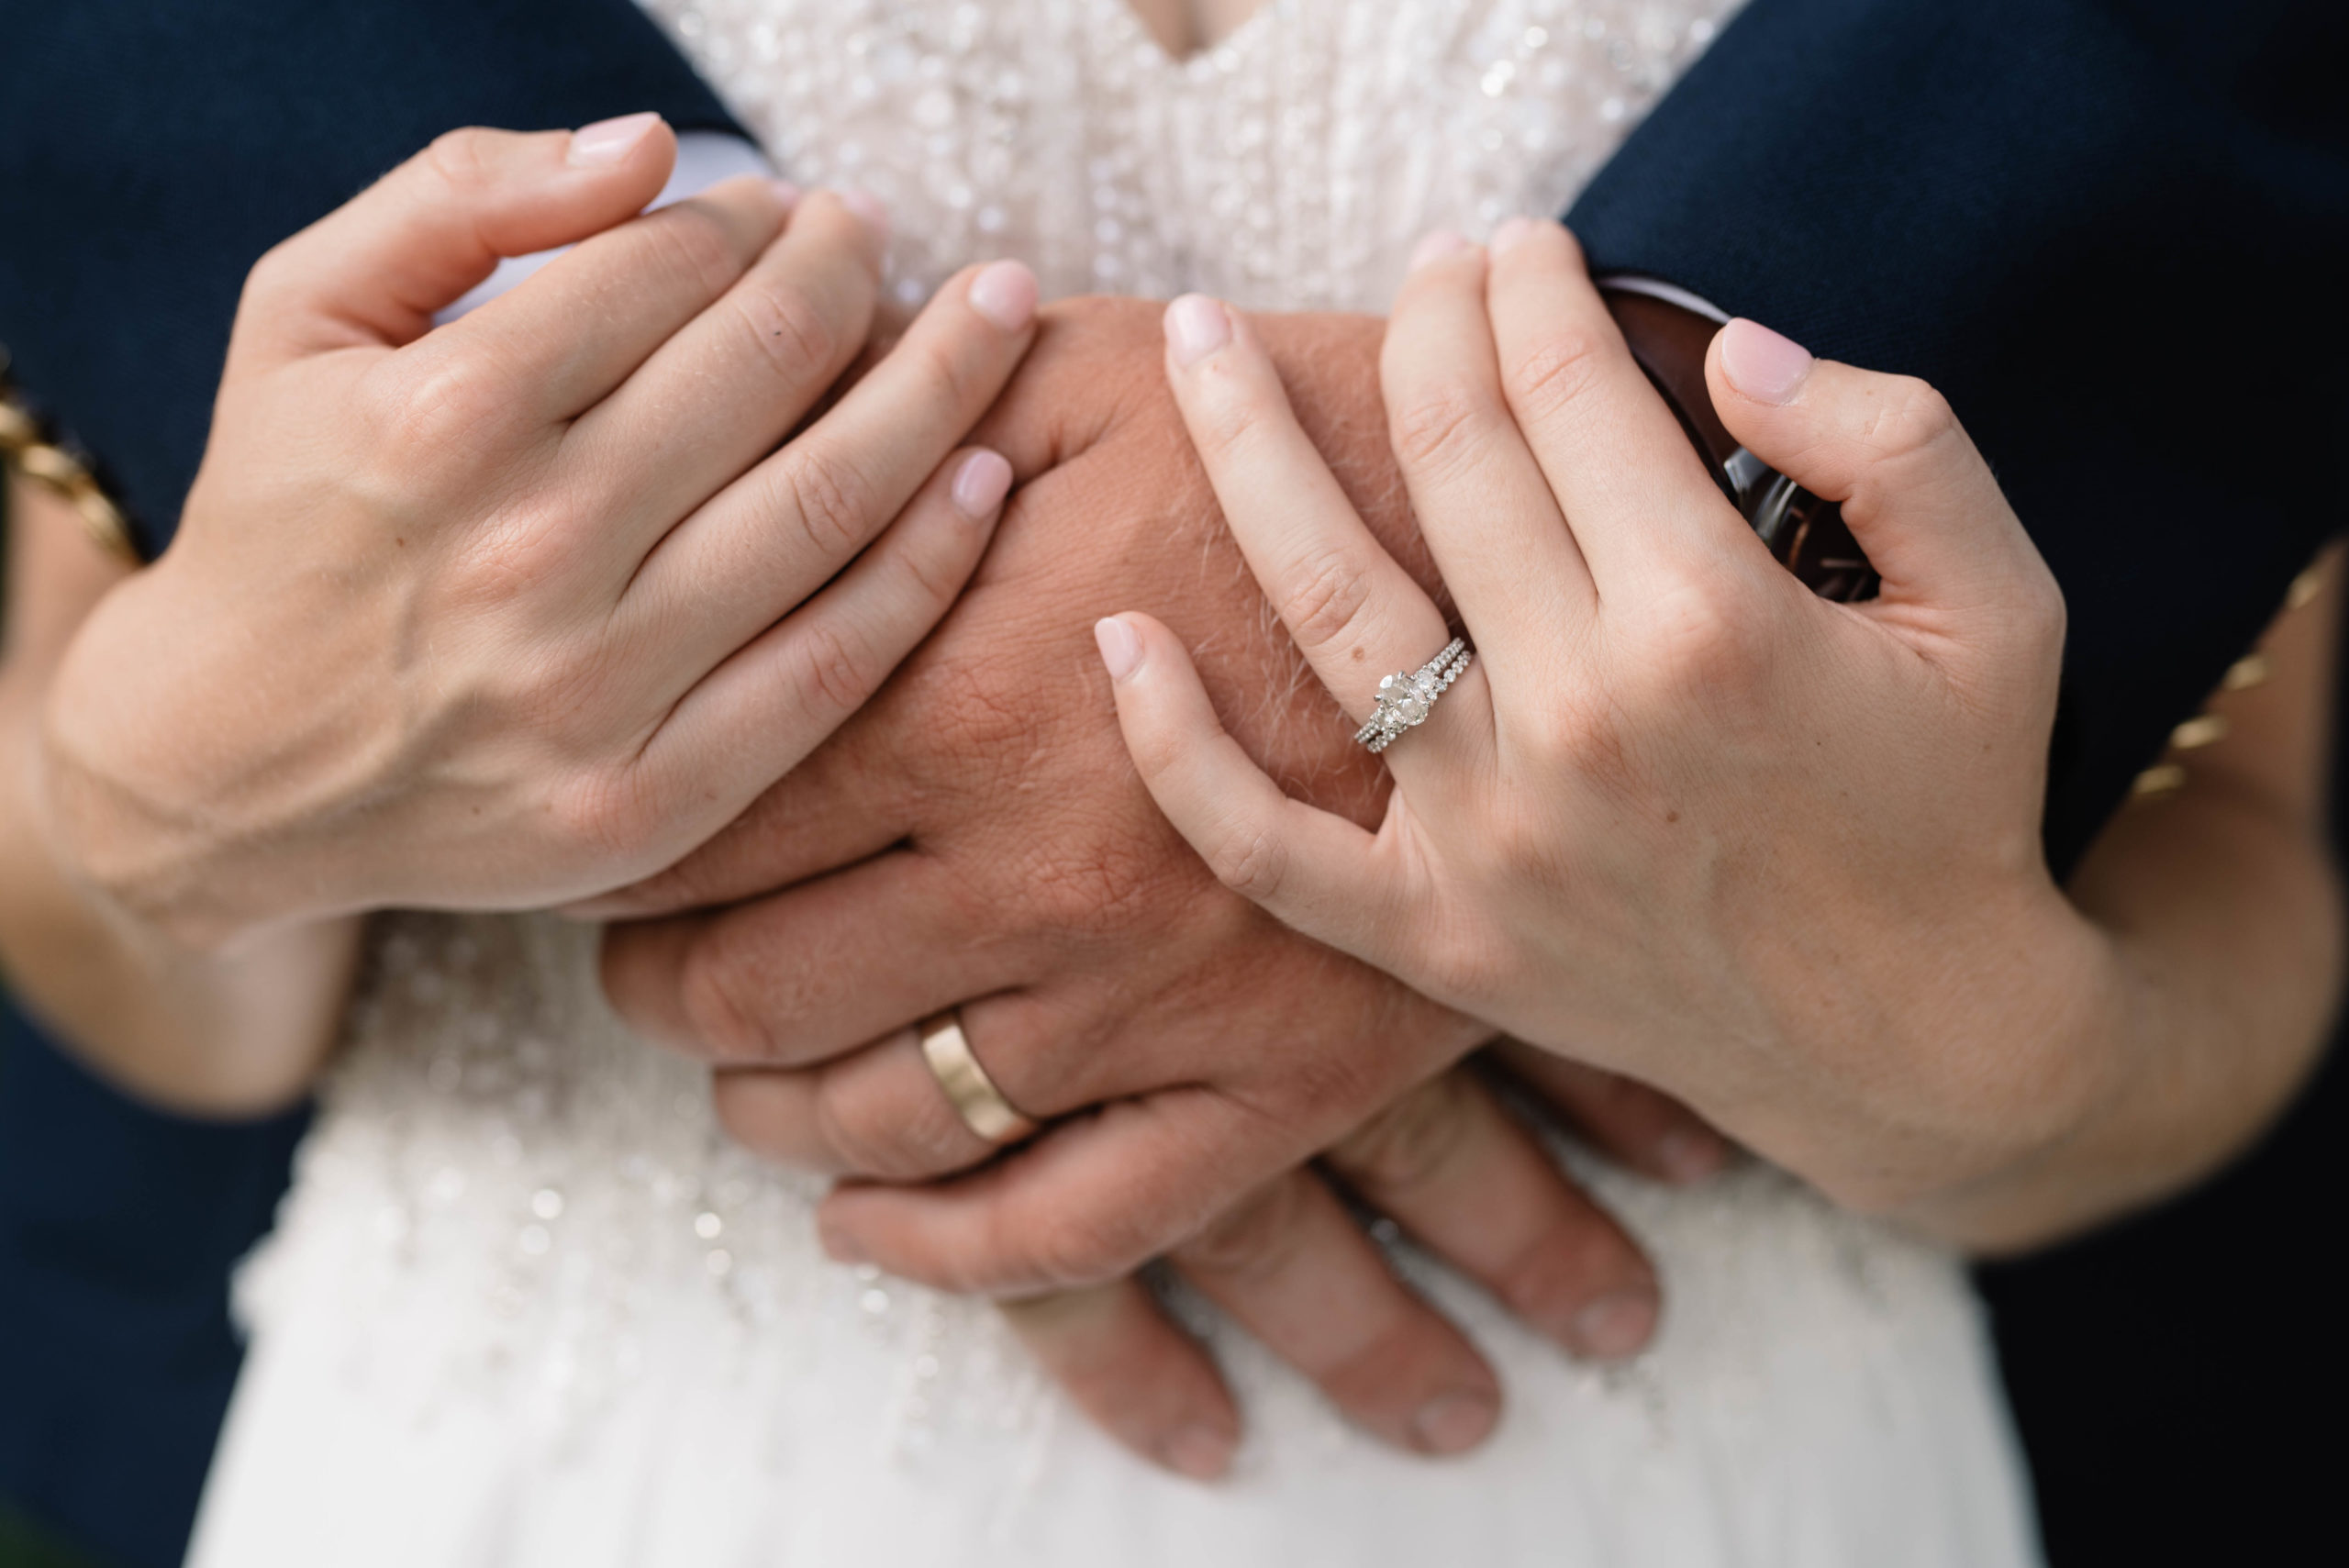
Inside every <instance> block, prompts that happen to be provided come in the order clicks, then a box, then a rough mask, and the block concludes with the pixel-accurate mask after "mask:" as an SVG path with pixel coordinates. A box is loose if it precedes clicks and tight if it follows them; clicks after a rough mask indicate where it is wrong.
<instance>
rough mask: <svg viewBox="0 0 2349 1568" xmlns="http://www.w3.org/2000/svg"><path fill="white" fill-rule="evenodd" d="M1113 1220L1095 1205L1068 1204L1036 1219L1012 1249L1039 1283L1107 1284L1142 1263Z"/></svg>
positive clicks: (1069, 1286)
mask: <svg viewBox="0 0 2349 1568" xmlns="http://www.w3.org/2000/svg"><path fill="white" fill-rule="evenodd" d="M1131 1253H1132V1248H1131V1247H1130V1244H1129V1243H1128V1241H1127V1240H1126V1238H1124V1237H1123V1236H1122V1235H1120V1234H1119V1232H1118V1229H1117V1228H1116V1227H1114V1226H1113V1225H1110V1224H1108V1223H1106V1222H1105V1221H1104V1220H1102V1219H1101V1218H1098V1217H1097V1216H1096V1215H1095V1214H1093V1213H1092V1212H1091V1211H1089V1210H1087V1209H1085V1208H1082V1207H1078V1208H1071V1209H1065V1210H1063V1211H1061V1212H1058V1213H1055V1214H1053V1215H1051V1216H1050V1217H1048V1218H1044V1219H1042V1220H1041V1221H1039V1222H1037V1223H1036V1224H1035V1225H1034V1226H1033V1227H1032V1229H1030V1230H1029V1232H1028V1234H1027V1235H1026V1236H1025V1237H1022V1238H1019V1240H1018V1241H1017V1242H1016V1243H1015V1250H1008V1255H1011V1256H1020V1255H1022V1254H1024V1255H1025V1256H1026V1257H1027V1258H1028V1259H1029V1260H1030V1266H1031V1267H1032V1269H1033V1271H1034V1273H1036V1275H1037V1278H1038V1283H1040V1284H1044V1285H1045V1286H1047V1287H1049V1288H1051V1289H1054V1290H1081V1289H1084V1288H1085V1287H1087V1286H1090V1285H1097V1284H1107V1283H1108V1282H1109V1281H1110V1280H1113V1279H1116V1278H1118V1277H1119V1275H1121V1274H1124V1273H1130V1272H1131V1271H1132V1270H1133V1269H1135V1268H1136V1267H1139V1266H1140V1264H1141V1258H1140V1257H1138V1256H1133V1255H1131Z"/></svg>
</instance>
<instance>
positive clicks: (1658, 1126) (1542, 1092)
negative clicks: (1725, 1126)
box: [1491, 1040, 1736, 1186]
mask: <svg viewBox="0 0 2349 1568" xmlns="http://www.w3.org/2000/svg"><path fill="white" fill-rule="evenodd" d="M1491 1055H1492V1056H1493V1057H1494V1058H1495V1059H1496V1060H1497V1061H1498V1062H1500V1064H1501V1065H1502V1066H1503V1067H1505V1068H1506V1069H1508V1073H1509V1075H1510V1076H1511V1077H1513V1078H1516V1079H1518V1080H1519V1081H1520V1082H1521V1083H1522V1084H1525V1086H1526V1087H1528V1088H1530V1089H1531V1090H1532V1091H1533V1092H1534V1093H1535V1094H1536V1095H1539V1096H1540V1097H1541V1098H1542V1100H1544V1101H1546V1102H1547V1103H1548V1104H1549V1106H1550V1107H1551V1108H1552V1109H1553V1110H1554V1111H1556V1112H1557V1113H1558V1114H1559V1116H1560V1117H1561V1118H1563V1119H1564V1122H1565V1123H1566V1125H1567V1126H1568V1127H1570V1128H1572V1129H1574V1130H1575V1132H1577V1133H1579V1134H1581V1135H1582V1136H1583V1137H1585V1138H1586V1139H1588V1140H1590V1141H1591V1142H1593V1143H1595V1144H1597V1145H1598V1147H1599V1148H1600V1149H1602V1150H1604V1151H1606V1152H1607V1153H1608V1154H1609V1155H1611V1156H1613V1157H1614V1158H1615V1159H1616V1160H1618V1161H1620V1162H1622V1163H1623V1164H1624V1165H1626V1166H1628V1167H1629V1168H1630V1169H1631V1170H1634V1171H1637V1172H1639V1173H1640V1174H1642V1175H1643V1176H1649V1177H1653V1179H1655V1180H1656V1181H1659V1182H1669V1183H1671V1184H1674V1185H1675V1186H1686V1185H1687V1184H1691V1183H1695V1182H1701V1181H1705V1180H1707V1179H1708V1178H1709V1177H1712V1176H1717V1175H1719V1174H1720V1173H1721V1172H1722V1171H1724V1170H1726V1169H1727V1168H1728V1166H1729V1163H1730V1162H1731V1160H1732V1159H1734V1158H1735V1157H1736V1150H1735V1148H1734V1146H1732V1145H1731V1142H1730V1141H1729V1140H1728V1139H1726V1138H1723V1137H1722V1136H1721V1135H1720V1133H1718V1132H1715V1131H1714V1130H1713V1129H1712V1128H1711V1127H1709V1125H1707V1124H1706V1122H1705V1120H1704V1118H1702V1117H1699V1116H1698V1114H1697V1113H1696V1112H1695V1111H1692V1110H1690V1109H1689V1108H1688V1107H1687V1106H1684V1105H1682V1104H1681V1103H1680V1102H1679V1101H1678V1100H1675V1099H1674V1098H1673V1097H1672V1096H1671V1095H1666V1094H1663V1093H1661V1092H1659V1091H1657V1090H1654V1089H1651V1088H1649V1087H1648V1086H1647V1085H1646V1084H1641V1083H1637V1082H1634V1081H1633V1080H1631V1079H1630V1078H1625V1077H1622V1076H1621V1075H1620V1074H1618V1073H1607V1072H1602V1071H1601V1070H1599V1069H1598V1068H1596V1067H1586V1066H1585V1065H1583V1064H1582V1063H1581V1062H1570V1061H1568V1060H1567V1059H1566V1058H1564V1057H1563V1056H1558V1055H1554V1054H1553V1053H1551V1052H1550V1051H1542V1050H1538V1049H1536V1048H1535V1047H1533V1046H1530V1045H1526V1044H1523V1043H1521V1042H1520V1041H1518V1040H1503V1041H1501V1042H1500V1043H1499V1044H1498V1045H1496V1046H1494V1047H1493V1048H1492V1050H1491Z"/></svg>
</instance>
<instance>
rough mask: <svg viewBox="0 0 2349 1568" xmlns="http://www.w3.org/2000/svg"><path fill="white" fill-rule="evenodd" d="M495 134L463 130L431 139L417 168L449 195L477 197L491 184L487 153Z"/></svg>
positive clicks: (492, 132)
mask: <svg viewBox="0 0 2349 1568" xmlns="http://www.w3.org/2000/svg"><path fill="white" fill-rule="evenodd" d="M495 135H496V133H495V132H494V131H490V130H486V129H484V128H482V127H480V126H463V127H461V128H458V129H456V130H451V131H444V132H442V133H441V134H440V135H439V136H436V137H434V138H433V139H432V142H431V145H429V146H428V147H427V148H426V149H425V150H424V153H423V156H422V157H420V158H419V159H418V160H417V166H418V167H419V169H420V170H421V171H422V172H423V173H424V174H425V176H426V177H427V178H429V179H430V180H432V181H433V182H435V183H438V184H439V185H440V186H441V187H442V188H443V189H444V190H445V191H446V192H447V193H448V194H449V195H454V196H457V197H460V198H462V197H465V196H469V195H474V194H476V193H478V192H479V191H480V190H481V189H482V187H484V186H485V185H487V184H489V183H491V180H492V166H491V160H490V157H489V150H490V145H491V141H492V139H493V138H494V137H495Z"/></svg>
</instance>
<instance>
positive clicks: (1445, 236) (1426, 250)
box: [1411, 228, 1468, 272]
mask: <svg viewBox="0 0 2349 1568" xmlns="http://www.w3.org/2000/svg"><path fill="white" fill-rule="evenodd" d="M1467 249H1468V240H1467V237H1466V236H1464V235H1459V234H1454V233H1453V231H1452V230H1450V229H1449V228H1439V229H1437V230H1436V231H1435V232H1434V233H1432V234H1431V235H1429V236H1428V237H1427V238H1426V239H1422V240H1420V241H1419V244H1418V245H1416V246H1414V247H1413V248H1412V250H1411V271H1413V272H1418V271H1419V269H1420V268H1421V267H1424V266H1426V265H1427V264H1428V263H1429V262H1431V261H1442V260H1443V259H1444V258H1445V257H1446V256H1457V255H1459V254H1460V252H1462V251H1463V250H1467Z"/></svg>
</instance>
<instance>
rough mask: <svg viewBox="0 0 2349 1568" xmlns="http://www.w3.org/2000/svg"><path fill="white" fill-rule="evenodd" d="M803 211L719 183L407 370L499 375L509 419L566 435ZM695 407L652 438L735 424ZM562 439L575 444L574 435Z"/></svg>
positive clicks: (636, 226) (745, 186)
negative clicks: (710, 422) (524, 419)
mask: <svg viewBox="0 0 2349 1568" xmlns="http://www.w3.org/2000/svg"><path fill="white" fill-rule="evenodd" d="M795 200H796V197H795V196H794V195H793V194H792V193H791V192H790V191H789V189H788V188H787V187H785V186H783V185H780V184H778V183H776V182H774V181H773V180H768V179H763V178H760V177H758V176H756V175H744V176H742V177H740V178H738V179H732V180H727V181H724V182H721V183H718V184H716V185H713V186H711V187H710V188H709V189H708V190H706V191H704V192H702V193H701V194H700V195H697V196H694V197H692V198H690V199H688V200H685V201H681V202H673V203H671V204H670V205H669V206H664V207H662V208H661V210H659V211H658V212H649V213H645V214H643V215H641V216H640V217H636V218H633V219H631V220H630V221H629V222H626V223H623V224H620V225H618V226H617V227H615V228H610V229H607V230H606V231H605V232H603V233H601V234H597V235H596V236H594V237H593V238H592V239H586V240H584V241H582V242H581V243H580V244H579V245H577V246H576V247H574V248H573V249H572V250H569V251H566V252H565V253H563V254H562V255H560V256H557V257H556V258H554V260H552V261H549V262H548V263H547V264H546V265H545V266H543V267H541V268H540V269H539V270H538V271H537V272H533V273H532V274H531V275H530V276H529V277H528V278H526V279H524V280H523V281H522V282H521V283H519V284H516V285H515V286H514V287H513V288H511V289H509V290H507V292H506V293H504V294H502V295H499V296H498V297H496V298H495V299H493V300H491V301H490V302H489V303H488V304H486V305H484V306H482V307H481V308H480V309H478V310H474V311H472V312H469V313H468V314H466V315H465V316H464V317H462V318H461V319H459V320H456V321H452V322H451V323H449V324H448V325H447V326H445V327H443V328H441V329H440V331H438V332H435V333H434V334H433V335H432V336H431V337H429V339H425V340H424V341H423V342H421V343H418V344H417V345H416V346H415V347H414V348H412V349H410V350H408V351H407V353H406V354H405V355H403V356H402V361H404V363H405V365H406V368H407V371H408V373H409V374H410V375H411V376H413V377H415V378H416V379H417V380H419V381H423V382H425V383H427V384H431V383H432V382H433V380H434V378H435V377H443V378H453V377H459V376H462V375H464V374H466V373H468V372H471V371H477V370H479V369H480V368H482V367H489V368H491V369H493V370H501V371H503V372H504V377H503V386H504V395H505V398H506V401H507V405H508V406H509V407H510V408H512V409H515V410H526V411H528V412H529V414H530V415H531V416H532V417H535V418H537V419H539V420H541V421H543V422H545V423H547V424H550V425H561V424H562V422H563V421H565V420H570V419H573V418H576V417H579V416H580V415H581V413H582V412H583V411H585V410H591V409H593V408H595V406H596V405H597V404H599V403H601V402H602V401H603V400H604V399H605V398H606V397H607V396H608V395H611V393H612V392H613V389H614V388H616V387H619V386H621V385H622V384H624V383H626V382H627V381H628V379H629V376H630V375H632V374H634V373H637V372H638V371H639V369H640V367H641V366H643V365H644V364H645V362H646V361H647V360H648V359H651V358H652V357H654V356H656V355H657V354H659V353H661V352H662V351H663V348H664V345H666V344H668V343H670V342H671V341H672V339H674V338H675V337H676V336H677V334H678V333H679V331H680V330H681V329H683V328H687V327H688V325H689V324H690V323H692V322H693V321H694V320H695V319H696V317H701V316H702V315H703V314H704V313H705V312H707V310H708V309H709V308H710V306H711V305H712V303H713V302H715V301H717V300H718V299H720V298H722V297H725V296H726V295H728V294H729V291H730V290H733V289H735V288H737V287H739V286H740V284H741V282H742V278H743V274H744V273H745V272H748V271H750V270H751V268H752V267H753V266H754V265H756V264H758V263H759V262H760V261H761V258H762V256H763V255H771V254H772V253H773V250H774V240H775V238H776V236H777V235H779V234H781V233H783V232H784V225H785V220H786V219H787V218H788V217H789V216H790V214H791V210H792V206H793V203H794V201H795ZM688 406H692V407H694V408H695V409H696V417H695V418H694V419H693V420H692V421H691V422H690V424H689V425H687V424H686V422H685V421H683V420H682V419H681V418H680V417H679V416H678V415H677V414H676V413H674V412H672V413H670V414H669V415H668V416H667V417H665V418H660V419H655V420H653V421H651V426H650V430H651V433H653V434H656V435H660V436H664V437H666V438H667V439H672V440H676V439H681V438H690V437H691V436H692V435H693V434H695V433H696V432H698V431H699V430H700V428H702V422H703V420H704V419H705V418H708V419H716V420H719V421H721V422H722V421H723V420H725V419H726V418H729V417H732V416H731V415H730V413H729V411H726V410H723V409H720V408H718V407H717V406H715V405H708V406H703V405H688ZM681 425H685V429H684V430H682V431H681V430H680V428H679V427H680V426H681ZM564 435H565V439H566V445H567V446H570V445H574V444H575V441H576V435H575V432H573V431H565V432H564ZM644 477H645V476H643V475H630V476H629V479H631V480H641V479H643V478H644ZM615 531H617V530H615Z"/></svg>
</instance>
